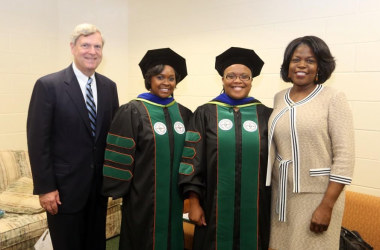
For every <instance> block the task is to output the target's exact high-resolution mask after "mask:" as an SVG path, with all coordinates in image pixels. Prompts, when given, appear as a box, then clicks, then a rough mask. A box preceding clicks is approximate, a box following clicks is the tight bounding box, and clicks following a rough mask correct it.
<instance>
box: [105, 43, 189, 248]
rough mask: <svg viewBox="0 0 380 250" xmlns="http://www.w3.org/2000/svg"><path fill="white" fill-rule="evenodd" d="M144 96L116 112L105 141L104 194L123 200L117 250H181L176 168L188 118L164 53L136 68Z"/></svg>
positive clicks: (173, 63)
mask: <svg viewBox="0 0 380 250" xmlns="http://www.w3.org/2000/svg"><path fill="white" fill-rule="evenodd" d="M139 66H140V68H141V71H142V73H143V76H144V79H145V87H146V89H147V90H149V93H143V94H140V95H139V96H138V98H136V99H134V100H132V101H130V102H129V103H127V104H125V105H123V106H121V107H120V109H119V110H118V112H117V113H116V116H115V118H114V120H113V122H112V125H111V129H110V132H109V134H108V137H107V148H106V152H105V163H104V168H103V175H104V183H103V191H104V193H105V194H106V195H108V196H111V197H113V198H119V197H123V208H122V222H121V223H122V225H121V233H120V246H119V249H128V250H130V249H135V250H141V249H149V250H151V249H156V250H167V249H171V250H177V249H181V250H182V249H183V224H182V209H183V201H182V199H181V196H180V194H179V192H178V186H177V183H178V168H179V164H180V160H181V154H182V149H183V144H184V140H185V132H186V127H187V124H188V121H189V119H190V117H191V115H192V112H191V111H190V110H189V109H187V108H186V107H184V106H182V105H181V104H179V103H177V102H176V101H175V100H174V98H173V95H172V93H173V91H174V89H175V87H176V85H177V84H178V83H179V82H180V81H181V80H183V78H184V77H185V76H186V75H187V69H186V62H185V59H184V58H182V57H181V56H180V55H178V54H177V53H175V52H174V51H172V50H171V49H169V48H165V49H156V50H149V51H148V52H147V53H146V55H145V56H144V57H143V59H142V60H141V62H140V63H139Z"/></svg>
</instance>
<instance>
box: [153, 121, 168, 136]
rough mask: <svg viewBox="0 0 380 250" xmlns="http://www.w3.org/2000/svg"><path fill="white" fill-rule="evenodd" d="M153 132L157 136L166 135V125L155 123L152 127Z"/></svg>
mask: <svg viewBox="0 0 380 250" xmlns="http://www.w3.org/2000/svg"><path fill="white" fill-rule="evenodd" d="M153 128H154V131H156V133H157V134H159V135H164V134H165V133H166V130H167V129H166V125H165V124H163V123H162V122H156V123H155V124H154V126H153Z"/></svg>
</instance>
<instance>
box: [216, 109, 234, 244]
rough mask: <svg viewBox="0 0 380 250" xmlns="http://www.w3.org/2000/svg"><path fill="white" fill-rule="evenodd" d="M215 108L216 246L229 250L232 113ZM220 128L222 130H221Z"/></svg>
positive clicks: (232, 199) (232, 196)
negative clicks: (216, 168)
mask: <svg viewBox="0 0 380 250" xmlns="http://www.w3.org/2000/svg"><path fill="white" fill-rule="evenodd" d="M216 107H217V115H218V124H216V125H217V126H218V170H217V182H218V183H217V218H216V220H217V221H216V244H217V249H218V250H230V249H232V246H233V228H234V202H235V199H234V197H235V157H236V156H235V152H236V148H235V146H236V145H235V144H236V138H235V125H234V124H233V123H234V112H233V109H231V108H228V107H223V106H218V105H216ZM228 125H229V126H228ZM221 126H222V128H224V129H221ZM228 128H229V129H228ZM227 129H228V130H227Z"/></svg>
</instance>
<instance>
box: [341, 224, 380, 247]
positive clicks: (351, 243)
mask: <svg viewBox="0 0 380 250" xmlns="http://www.w3.org/2000/svg"><path fill="white" fill-rule="evenodd" d="M339 250H373V247H372V246H371V245H370V244H368V243H367V242H365V241H364V240H363V238H362V237H361V236H360V234H359V233H358V232H357V231H350V230H348V229H347V228H344V227H342V228H341V230H340V244H339Z"/></svg>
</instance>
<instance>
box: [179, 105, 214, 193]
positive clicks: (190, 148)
mask: <svg viewBox="0 0 380 250" xmlns="http://www.w3.org/2000/svg"><path fill="white" fill-rule="evenodd" d="M205 131H206V128H205V112H204V109H203V108H198V109H197V110H196V111H195V112H194V115H193V116H192V118H191V119H190V124H189V128H188V129H187V131H186V138H185V144H184V149H183V153H182V160H181V164H180V167H179V177H178V184H179V189H180V193H181V194H182V195H183V198H187V196H188V194H189V192H195V193H197V194H198V196H199V197H200V199H203V198H204V193H205V187H206V183H205V182H206V167H207V166H206V161H205V154H206V148H205V141H206V140H205Z"/></svg>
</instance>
